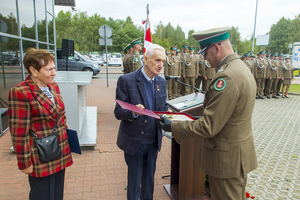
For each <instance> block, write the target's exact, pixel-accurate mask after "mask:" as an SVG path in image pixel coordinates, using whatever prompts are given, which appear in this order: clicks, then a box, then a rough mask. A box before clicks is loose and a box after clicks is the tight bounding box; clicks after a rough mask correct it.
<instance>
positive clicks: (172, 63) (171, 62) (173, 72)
mask: <svg viewBox="0 0 300 200" xmlns="http://www.w3.org/2000/svg"><path fill="white" fill-rule="evenodd" d="M164 75H165V76H167V75H169V76H180V75H181V62H180V58H179V57H178V56H174V57H172V56H166V61H165V63H164Z"/></svg>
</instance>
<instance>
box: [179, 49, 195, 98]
mask: <svg viewBox="0 0 300 200" xmlns="http://www.w3.org/2000/svg"><path fill="white" fill-rule="evenodd" d="M194 49H195V48H194V47H189V54H187V55H185V56H184V57H183V64H182V77H183V78H184V83H185V84H188V85H191V86H194V85H195V79H196V78H197V77H198V74H199V72H198V71H199V63H198V58H197V56H196V55H194ZM193 92H194V90H193V89H192V88H190V87H188V86H185V90H184V92H183V96H185V95H188V94H192V93H193Z"/></svg>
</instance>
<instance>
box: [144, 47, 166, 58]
mask: <svg viewBox="0 0 300 200" xmlns="http://www.w3.org/2000/svg"><path fill="white" fill-rule="evenodd" d="M155 49H159V50H161V51H163V52H164V54H166V51H165V49H164V48H163V47H162V46H159V45H158V44H150V45H149V46H148V47H147V49H146V52H145V56H147V57H148V58H150V57H151V56H152V55H153V51H154V50H155Z"/></svg>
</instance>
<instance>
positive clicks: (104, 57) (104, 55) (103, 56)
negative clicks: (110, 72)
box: [102, 53, 110, 63]
mask: <svg viewBox="0 0 300 200" xmlns="http://www.w3.org/2000/svg"><path fill="white" fill-rule="evenodd" d="M109 57H110V54H109V53H108V54H107V59H108V60H109ZM102 58H103V61H104V63H106V54H105V53H104V54H102Z"/></svg>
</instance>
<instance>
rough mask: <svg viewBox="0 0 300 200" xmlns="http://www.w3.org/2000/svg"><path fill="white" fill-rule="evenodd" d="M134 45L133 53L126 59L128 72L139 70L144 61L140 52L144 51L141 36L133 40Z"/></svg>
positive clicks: (132, 44)
mask: <svg viewBox="0 0 300 200" xmlns="http://www.w3.org/2000/svg"><path fill="white" fill-rule="evenodd" d="M131 46H132V49H133V51H132V53H131V54H130V56H129V58H128V59H127V60H126V65H127V66H126V68H128V70H129V71H128V72H127V73H130V72H134V71H137V70H138V69H139V68H141V66H142V61H141V59H140V55H139V52H140V51H142V48H143V43H142V41H141V39H140V38H138V39H135V40H133V41H132V42H131Z"/></svg>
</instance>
